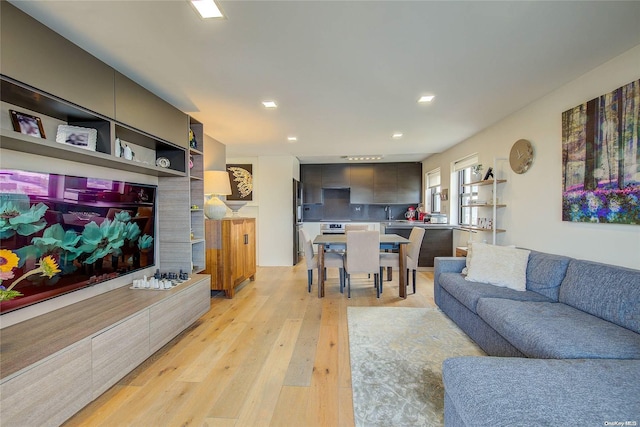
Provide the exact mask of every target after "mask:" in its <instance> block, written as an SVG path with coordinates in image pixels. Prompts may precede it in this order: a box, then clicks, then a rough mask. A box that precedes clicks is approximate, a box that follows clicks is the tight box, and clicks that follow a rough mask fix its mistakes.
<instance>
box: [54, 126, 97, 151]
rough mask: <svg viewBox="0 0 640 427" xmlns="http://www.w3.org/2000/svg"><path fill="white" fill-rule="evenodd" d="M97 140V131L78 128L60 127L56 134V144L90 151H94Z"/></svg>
mask: <svg viewBox="0 0 640 427" xmlns="http://www.w3.org/2000/svg"><path fill="white" fill-rule="evenodd" d="M97 139H98V131H96V130H95V129H92V128H83V127H80V126H70V125H60V126H58V133H57V134H56V142H59V143H61V144H68V145H72V146H74V147H77V148H84V149H85V150H90V151H96V140H97Z"/></svg>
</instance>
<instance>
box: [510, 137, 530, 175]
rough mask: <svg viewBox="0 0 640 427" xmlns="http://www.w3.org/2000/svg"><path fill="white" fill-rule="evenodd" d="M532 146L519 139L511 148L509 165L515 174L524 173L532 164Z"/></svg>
mask: <svg viewBox="0 0 640 427" xmlns="http://www.w3.org/2000/svg"><path fill="white" fill-rule="evenodd" d="M533 157H534V152H533V146H532V145H531V143H530V142H529V141H527V140H526V139H519V140H517V141H516V142H515V143H514V144H513V147H511V152H510V153H509V164H510V165H511V169H513V171H514V172H515V173H519V174H520V173H525V172H526V171H528V170H529V168H530V167H531V164H532V163H533Z"/></svg>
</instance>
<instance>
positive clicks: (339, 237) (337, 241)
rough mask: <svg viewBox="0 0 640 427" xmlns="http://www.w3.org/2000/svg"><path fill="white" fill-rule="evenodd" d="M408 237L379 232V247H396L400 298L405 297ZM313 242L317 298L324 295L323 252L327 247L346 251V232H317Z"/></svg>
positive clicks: (382, 248)
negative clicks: (315, 257) (316, 259)
mask: <svg viewBox="0 0 640 427" xmlns="http://www.w3.org/2000/svg"><path fill="white" fill-rule="evenodd" d="M408 243H409V239H407V238H406V237H402V236H400V235H398V234H380V249H381V250H384V249H392V248H398V256H399V258H400V260H399V264H400V266H399V270H400V274H398V288H399V292H398V295H399V296H400V298H403V299H406V298H407V283H406V277H407V275H406V270H407V254H406V248H407V244H408ZM313 244H314V245H318V298H322V297H324V279H325V277H324V253H325V250H327V249H329V248H330V249H332V250H334V249H335V250H344V251H345V252H347V251H348V250H349V248H347V235H346V234H337V233H336V234H319V235H317V236H316V238H315V239H313Z"/></svg>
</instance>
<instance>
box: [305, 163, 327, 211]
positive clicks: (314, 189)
mask: <svg viewBox="0 0 640 427" xmlns="http://www.w3.org/2000/svg"><path fill="white" fill-rule="evenodd" d="M300 175H301V177H302V202H303V203H309V204H313V203H322V165H302V166H301V167H300Z"/></svg>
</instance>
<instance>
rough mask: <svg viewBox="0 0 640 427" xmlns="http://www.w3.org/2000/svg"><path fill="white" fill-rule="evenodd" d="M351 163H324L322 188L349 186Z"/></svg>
mask: <svg viewBox="0 0 640 427" xmlns="http://www.w3.org/2000/svg"><path fill="white" fill-rule="evenodd" d="M349 175H350V174H349V165H345V164H340V163H337V164H328V165H322V188H349V186H350V185H351V183H350V181H351V180H350V176H349Z"/></svg>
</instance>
